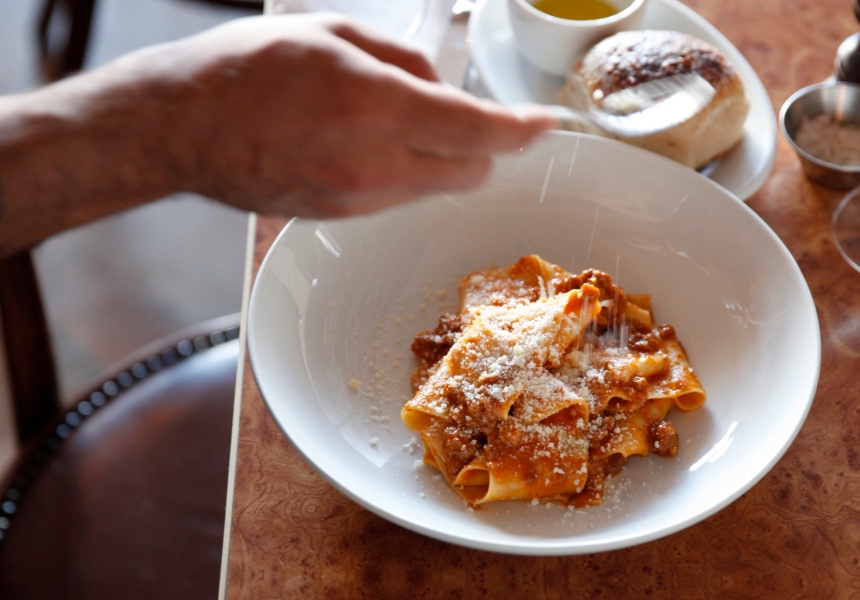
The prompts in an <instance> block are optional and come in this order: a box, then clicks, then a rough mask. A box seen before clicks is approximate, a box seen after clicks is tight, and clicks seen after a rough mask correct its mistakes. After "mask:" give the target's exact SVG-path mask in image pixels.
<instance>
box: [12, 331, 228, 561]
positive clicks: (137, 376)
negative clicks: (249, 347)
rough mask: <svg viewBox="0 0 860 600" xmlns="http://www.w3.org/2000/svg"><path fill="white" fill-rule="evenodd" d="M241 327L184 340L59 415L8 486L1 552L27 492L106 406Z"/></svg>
mask: <svg viewBox="0 0 860 600" xmlns="http://www.w3.org/2000/svg"><path fill="white" fill-rule="evenodd" d="M238 337H239V327H230V328H228V329H223V330H220V329H219V330H217V331H214V332H212V333H210V334H208V335H198V336H194V337H190V338H187V339H182V340H181V341H179V342H178V343H176V344H175V345H173V346H170V347H168V348H167V349H165V350H163V351H161V352H157V353H153V354H151V355H150V356H148V357H147V358H146V359H145V360H141V361H137V362H134V363H133V364H132V366H131V367H130V368H128V369H125V370H122V371H120V372H119V373H118V374H117V375H115V376H114V377H111V378H109V379H106V380H105V381H103V382H102V383H101V384H100V385H98V386H96V387H95V389H93V391H92V392H90V393H89V395H88V396H87V397H86V398H85V399H83V400H81V401H79V402H78V403H77V404H76V405H75V406H74V407H73V408H71V409H69V410H68V411H66V412H65V413H63V414H61V415H59V416H58V417H57V418H56V419H55V420H54V422H53V423H52V425H51V427H50V429H49V430H48V432H47V433H46V437H45V439H44V440H43V441H42V442H41V443H39V444H38V445H37V446H36V447H35V448H33V449H32V450H30V451H29V452H26V453H25V454H24V456H23V457H22V459H20V461H19V463H18V466H17V468H15V469H13V471H12V476H11V477H10V479H9V483H8V484H7V485H6V486H4V493H3V496H2V502H0V549H2V547H3V542H4V540H5V539H6V532H7V531H8V530H9V528H10V527H11V526H12V523H13V522H14V518H15V512H16V511H17V509H18V505H19V503H20V502H21V500H22V499H23V498H24V496H25V494H26V492H27V489H28V488H29V487H30V486H31V484H32V483H33V482H34V481H35V479H36V478H37V477H38V476H39V473H40V472H41V471H42V469H43V468H44V466H45V465H46V464H47V463H48V461H49V459H50V458H51V456H52V454H54V453H55V452H56V451H57V450H59V449H60V448H61V447H62V444H63V442H64V441H65V440H66V439H68V438H69V436H71V435H72V434H73V433H74V431H75V430H76V429H77V428H78V427H79V426H80V425H81V424H82V423H83V422H84V421H85V420H86V419H88V418H89V417H91V416H92V415H94V414H96V413H97V412H98V411H99V410H101V409H102V408H103V407H105V406H107V405H108V404H110V403H112V402H114V401H116V400H117V399H118V397H119V396H120V395H121V394H122V392H123V391H125V390H127V389H129V388H131V387H133V386H134V385H135V384H137V383H138V382H140V381H142V380H144V379H146V378H147V377H149V376H151V375H153V374H155V373H158V372H159V371H161V370H163V369H165V368H169V367H170V366H172V365H175V364H178V363H179V362H181V361H183V360H185V359H187V358H189V357H190V356H192V355H194V354H195V353H199V352H205V351H206V350H208V349H210V348H213V347H215V346H220V345H221V344H224V343H226V342H229V341H232V340H235V339H238Z"/></svg>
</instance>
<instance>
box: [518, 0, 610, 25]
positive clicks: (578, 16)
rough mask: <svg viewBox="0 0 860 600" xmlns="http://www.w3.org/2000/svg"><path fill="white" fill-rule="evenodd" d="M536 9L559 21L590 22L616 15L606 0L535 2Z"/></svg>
mask: <svg viewBox="0 0 860 600" xmlns="http://www.w3.org/2000/svg"><path fill="white" fill-rule="evenodd" d="M532 6H534V7H535V8H536V9H538V10H539V11H541V12H545V13H546V14H548V15H551V16H553V17H558V18H560V19H572V20H574V21H590V20H593V19H605V18H606V17H611V16H612V15H616V14H618V9H617V8H615V6H613V5H612V4H610V3H609V2H607V1H606V0H535V2H534V3H533V4H532Z"/></svg>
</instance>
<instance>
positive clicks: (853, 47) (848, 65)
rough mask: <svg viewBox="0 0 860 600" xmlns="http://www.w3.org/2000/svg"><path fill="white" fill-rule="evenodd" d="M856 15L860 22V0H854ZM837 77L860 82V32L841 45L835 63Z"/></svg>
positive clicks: (841, 79) (842, 79) (840, 79)
mask: <svg viewBox="0 0 860 600" xmlns="http://www.w3.org/2000/svg"><path fill="white" fill-rule="evenodd" d="M854 16H855V17H856V18H857V21H858V22H860V0H854ZM834 67H835V72H836V79H838V80H839V81H848V82H851V83H858V84H860V32H858V33H855V34H853V35H850V36H848V37H847V38H846V39H845V41H844V42H842V43H841V44H840V45H839V49H838V50H837V51H836V60H835V63H834Z"/></svg>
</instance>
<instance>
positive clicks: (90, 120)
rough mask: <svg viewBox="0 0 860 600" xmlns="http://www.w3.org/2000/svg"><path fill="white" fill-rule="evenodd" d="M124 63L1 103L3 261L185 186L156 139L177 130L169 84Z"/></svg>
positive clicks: (0, 247) (0, 232)
mask: <svg viewBox="0 0 860 600" xmlns="http://www.w3.org/2000/svg"><path fill="white" fill-rule="evenodd" d="M127 60H128V61H129V62H128V63H126V64H122V63H120V64H118V65H110V66H108V67H107V68H104V69H102V70H99V71H97V72H93V73H89V74H87V75H84V76H80V77H76V78H72V79H70V80H67V81H64V82H61V83H59V84H56V85H53V86H50V87H47V88H43V89H41V90H36V91H34V92H29V93H26V94H21V95H17V96H11V97H6V98H0V255H6V254H9V253H11V252H14V251H16V250H20V249H23V248H26V247H29V246H32V245H34V244H37V243H38V242H40V241H42V240H44V239H45V238H47V237H50V236H52V235H54V234H56V233H59V232H60V231H63V230H66V229H69V228H73V227H77V226H79V225H82V224H84V223H87V222H90V221H93V220H96V219H99V218H102V217H104V216H107V215H110V214H113V213H116V212H119V211H122V210H125V209H128V208H131V207H134V206H137V205H139V204H142V203H144V202H147V201H150V200H154V199H156V198H159V197H161V196H163V195H166V194H168V193H170V192H173V191H176V189H177V188H179V187H182V185H181V175H180V169H178V168H177V169H171V168H170V164H171V163H170V160H166V159H167V158H168V156H167V155H169V154H170V153H171V152H172V150H171V149H170V148H167V147H165V144H164V143H163V142H162V141H161V140H163V139H164V136H163V135H161V134H160V133H159V132H164V131H166V130H169V129H170V128H171V126H172V124H171V123H170V120H171V117H170V110H169V107H167V106H165V102H164V98H163V96H164V93H163V89H161V88H163V86H164V84H163V83H158V82H156V81H153V83H152V84H151V85H149V86H148V85H147V84H146V83H145V81H146V77H145V76H144V77H143V78H142V79H141V76H140V71H141V68H140V66H139V65H136V64H134V61H139V60H141V57H135V58H132V59H127ZM129 77H135V79H136V82H135V84H134V85H133V86H131V85H128V82H127V81H126V79H127V78H129ZM141 81H143V82H144V83H141ZM159 86H160V87H159ZM141 94H143V95H150V96H151V98H150V100H149V101H146V102H141V101H140V98H139V97H136V96H138V95H141ZM154 157H159V158H157V159H154Z"/></svg>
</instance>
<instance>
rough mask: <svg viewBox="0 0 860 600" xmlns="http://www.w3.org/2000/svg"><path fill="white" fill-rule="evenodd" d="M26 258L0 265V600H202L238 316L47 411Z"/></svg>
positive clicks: (212, 564) (51, 396) (34, 289)
mask: <svg viewBox="0 0 860 600" xmlns="http://www.w3.org/2000/svg"><path fill="white" fill-rule="evenodd" d="M36 284H37V280H36V277H35V275H34V272H33V265H32V261H31V259H30V254H29V253H21V254H19V255H16V256H13V257H11V258H9V259H5V260H3V261H0V311H2V331H3V335H4V342H5V347H6V348H7V350H8V352H7V356H8V363H9V367H10V372H11V375H12V388H13V398H14V405H15V406H14V407H15V414H16V417H17V418H16V424H17V429H18V430H17V434H18V438H19V442H20V447H21V452H20V459H19V460H18V462H17V464H16V465H15V467H14V468H13V469H12V471H11V472H9V473H7V474H6V475H5V478H3V480H2V481H0V486H2V487H0V598H3V599H4V600H17V599H22V600H23V599H27V600H39V599H43V598H44V599H53V598H63V599H77V598H80V599H84V598H86V599H92V598H123V599H134V598H158V599H160V600H164V599H171V598H177V599H178V598H181V599H183V600H193V599H197V598H200V599H203V598H206V599H211V598H215V597H216V596H217V591H218V585H219V574H220V563H221V547H222V539H223V531H224V519H225V507H226V503H227V479H228V464H229V454H230V438H231V428H232V420H233V417H232V415H233V399H234V393H235V382H236V373H237V365H238V357H239V339H238V338H239V316H238V315H231V316H227V317H224V318H222V319H219V320H217V321H214V322H210V323H206V324H204V325H201V326H200V327H197V328H194V329H193V330H189V331H185V332H181V333H179V334H177V335H176V336H172V337H171V338H169V339H164V340H160V341H159V342H156V343H154V344H152V345H149V346H147V347H146V348H143V349H141V350H140V352H137V353H135V355H134V356H130V357H129V358H128V360H126V361H124V362H123V363H122V364H120V365H118V366H117V367H116V368H113V369H111V370H110V372H109V373H107V374H106V376H105V377H104V378H103V379H102V380H100V381H99V382H98V383H97V384H96V385H94V386H93V388H92V389H91V390H90V391H89V392H88V393H87V394H85V395H83V396H82V397H81V398H79V399H77V400H76V401H75V402H73V403H72V404H71V405H69V404H68V403H63V404H64V405H67V406H71V408H67V409H63V408H61V403H60V402H59V400H58V398H57V385H56V378H55V375H54V368H53V360H52V357H51V351H50V340H49V337H48V330H47V327H46V325H45V318H44V316H43V313H42V310H41V303H40V301H39V290H38V286H37V285H36Z"/></svg>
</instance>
